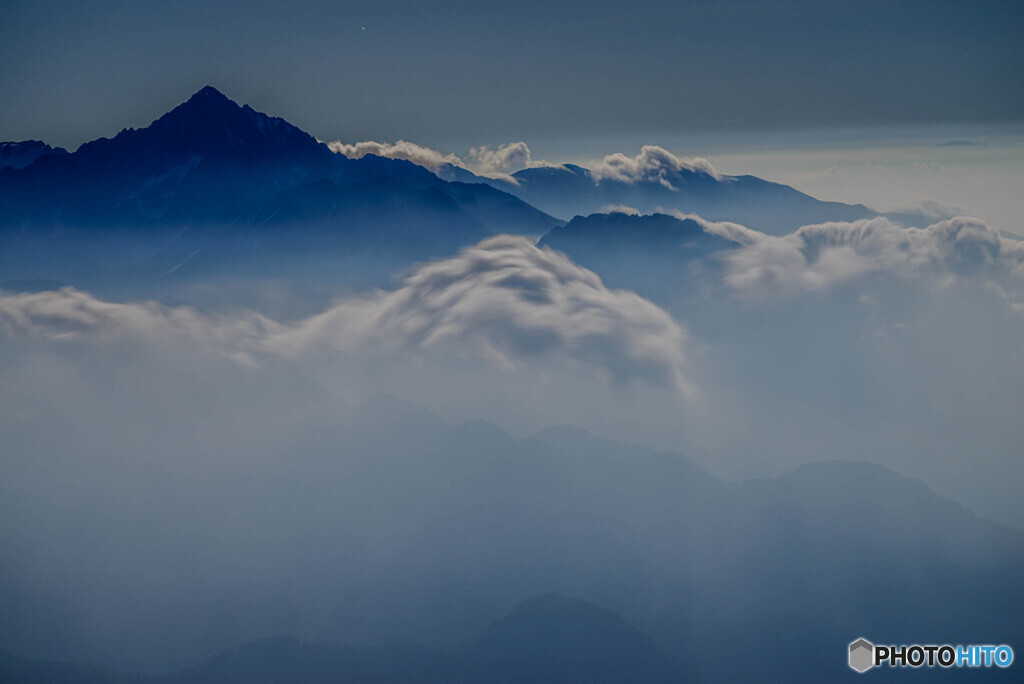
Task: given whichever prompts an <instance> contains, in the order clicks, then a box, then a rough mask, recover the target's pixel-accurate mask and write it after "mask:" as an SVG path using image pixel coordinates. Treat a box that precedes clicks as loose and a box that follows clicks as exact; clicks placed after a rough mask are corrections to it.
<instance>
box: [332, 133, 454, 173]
mask: <svg viewBox="0 0 1024 684" xmlns="http://www.w3.org/2000/svg"><path fill="white" fill-rule="evenodd" d="M327 147H329V148H330V149H331V151H332V152H337V153H338V154H343V155H345V156H346V157H349V158H350V159H361V158H363V157H365V156H366V155H368V154H373V155H376V156H378V157H386V158H388V159H405V160H406V161H411V162H412V163H413V164H419V165H420V166H422V167H424V168H427V169H430V170H431V171H433V172H434V173H437V172H439V171H440V170H441V169H443V168H444V167H445V166H446V165H452V166H461V167H463V168H465V164H464V163H463V162H462V160H461V159H459V158H458V157H457V156H455V155H454V154H444V153H442V152H438V151H437V150H434V149H431V148H429V147H424V146H423V145H417V144H416V143H413V142H408V141H406V140H399V141H398V142H395V143H387V142H376V141H373V140H367V141H364V142H357V143H351V144H349V143H343V142H341V141H340V140H334V141H332V142H329V143H327Z"/></svg>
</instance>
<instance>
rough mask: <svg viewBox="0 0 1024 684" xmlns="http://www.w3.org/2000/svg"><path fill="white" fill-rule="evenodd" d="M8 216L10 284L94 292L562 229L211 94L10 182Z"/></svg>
mask: <svg viewBox="0 0 1024 684" xmlns="http://www.w3.org/2000/svg"><path fill="white" fill-rule="evenodd" d="M0 207H2V208H3V211H2V212H0V246H2V247H3V257H2V260H0V269H2V270H3V272H4V274H5V276H6V277H7V278H8V279H39V278H49V279H54V280H60V281H64V282H69V283H71V284H79V285H86V286H88V285H91V284H93V282H92V281H95V280H96V273H95V271H96V268H95V266H91V265H90V263H91V262H96V261H102V262H103V263H104V264H105V269H106V270H107V271H110V272H112V273H113V274H115V275H120V277H121V278H122V280H128V281H131V282H152V281H157V280H160V279H161V278H163V277H164V276H167V275H169V274H171V273H173V274H175V275H174V277H175V278H185V277H189V276H190V275H193V274H194V275H200V276H201V275H204V274H224V273H229V274H242V275H244V276H247V277H254V276H256V277H258V276H266V275H270V276H275V275H277V276H280V275H282V274H290V273H294V265H293V264H294V262H295V261H296V256H297V254H301V255H302V257H305V258H307V259H308V260H309V261H317V260H320V261H322V262H323V264H324V269H325V270H330V263H331V262H330V259H331V258H333V259H334V260H335V261H336V262H337V261H340V262H341V264H342V266H343V265H344V263H345V262H346V261H347V262H358V261H359V260H360V259H365V258H366V257H367V256H371V257H376V258H378V259H380V260H381V261H382V265H381V267H380V268H379V269H377V270H378V271H379V272H380V273H389V272H390V269H393V268H396V267H401V266H405V265H407V264H410V263H412V262H414V261H418V260H423V259H429V258H432V257H436V256H441V255H446V254H451V253H452V252H454V251H456V250H457V249H458V248H460V247H463V246H465V245H467V244H472V243H475V242H477V241H479V240H480V239H482V238H484V237H486V236H488V235H491V234H493V233H496V232H517V233H528V234H536V235H541V234H543V233H545V232H546V231H547V230H548V229H549V228H551V227H553V226H555V225H558V224H559V221H557V220H555V219H553V218H552V217H550V216H547V215H546V214H544V213H542V212H540V211H538V210H535V209H534V208H533V207H531V206H529V205H528V204H526V203H525V202H523V201H522V200H520V199H518V198H516V197H514V196H512V195H508V194H507V193H503V192H501V191H500V190H496V189H494V188H491V187H489V186H486V185H480V184H452V183H448V182H446V181H443V180H441V179H439V178H438V177H437V176H435V175H434V174H432V173H430V172H429V171H427V170H426V169H423V168H421V167H419V166H416V165H415V164H412V163H410V162H406V161H402V160H392V159H384V158H380V157H363V158H360V159H349V158H347V157H344V156H342V155H339V154H335V153H333V152H331V151H330V150H329V149H328V148H327V146H326V145H324V144H322V143H320V142H319V141H317V140H316V139H315V138H313V137H312V136H310V135H309V134H307V133H305V132H303V131H301V130H300V129H298V128H296V127H295V126H293V125H291V124H289V123H288V122H287V121H285V120H284V119H281V118H277V117H271V116H267V115H265V114H262V113H260V112H257V111H255V110H253V109H252V108H250V107H249V106H248V105H244V106H239V105H238V104H236V103H235V102H233V101H231V100H230V99H228V98H227V97H225V96H224V95H223V94H221V93H220V92H219V91H217V90H216V89H214V88H212V87H209V86H207V87H205V88H203V89H202V90H200V91H198V92H197V93H195V94H194V95H193V96H192V97H191V98H189V99H188V101H186V102H184V103H183V104H181V105H179V106H178V107H176V108H174V109H173V110H171V111H170V112H168V113H167V114H165V115H163V116H161V117H160V118H158V119H157V120H155V121H154V122H153V123H152V124H150V125H149V126H147V127H145V128H140V129H125V130H122V131H121V132H120V133H118V134H117V135H116V136H114V137H113V138H109V139H107V138H100V139H97V140H94V141H91V142H87V143H85V144H83V145H82V146H81V147H79V148H78V149H77V150H76V151H75V152H73V153H70V154H64V155H57V154H51V155H46V156H43V157H40V158H38V159H37V160H36V161H35V162H33V163H32V164H30V165H28V166H26V167H25V168H18V169H16V168H13V167H10V168H5V169H2V170H0ZM282 254H284V255H286V256H285V257H284V258H280V255H282ZM186 260H187V263H186ZM172 269H173V270H172ZM312 270H314V271H315V270H316V268H315V267H313V268H312ZM334 270H335V272H339V271H340V270H341V269H339V268H335V269H334ZM380 273H378V274H377V278H378V280H379V279H380V278H381V277H382V276H380ZM384 277H386V276H384Z"/></svg>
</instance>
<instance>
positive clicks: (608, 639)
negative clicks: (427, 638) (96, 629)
mask: <svg viewBox="0 0 1024 684" xmlns="http://www.w3.org/2000/svg"><path fill="white" fill-rule="evenodd" d="M684 672H685V668H684V667H683V666H682V665H681V664H680V663H678V662H677V661H676V660H675V659H674V658H673V657H672V656H670V655H669V654H668V653H666V652H665V651H664V650H663V649H661V648H659V647H658V646H657V645H656V644H655V643H654V640H653V639H651V638H650V637H649V636H647V635H646V634H644V633H643V632H641V631H639V630H637V629H635V628H634V627H632V626H630V625H629V624H628V623H627V622H626V621H625V620H624V619H623V618H622V617H621V616H619V615H616V614H615V613H612V612H611V611H608V610H605V609H603V608H600V607H599V606H596V605H594V604H591V603H588V602H586V601H582V600H580V599H573V598H567V597H565V596H561V595H558V594H546V595H539V596H535V597H532V598H529V599H527V600H525V601H523V602H522V603H521V604H519V605H518V606H516V607H515V608H514V609H513V610H512V611H511V612H510V613H509V614H508V615H506V616H505V617H503V618H501V619H500V620H496V621H495V622H493V623H492V624H491V625H490V626H489V627H488V628H487V629H485V630H484V631H483V632H481V633H480V634H479V635H478V636H476V637H474V638H472V639H470V640H468V641H466V642H465V643H464V644H462V645H461V646H459V647H458V648H455V649H448V650H444V649H439V648H431V647H427V646H413V645H408V644H398V643H391V644H381V645H371V646H366V645H363V646H357V645H342V644H332V643H324V642H320V643H310V642H300V641H298V640H296V639H293V638H290V637H286V636H278V637H272V638H267V639H260V640H258V641H253V642H249V643H246V644H243V645H241V646H239V647H238V648H233V649H229V650H225V651H223V652H221V653H219V654H217V655H215V656H213V657H212V658H209V659H208V660H205V661H203V662H201V663H199V664H198V665H195V666H193V667H189V668H185V669H183V670H181V671H179V672H176V673H173V674H168V675H154V676H145V675H137V674H126V673H122V672H117V671H114V670H111V669H107V668H101V667H97V666H90V665H74V664H71V663H61V662H50V661H40V660H32V659H28V658H21V657H18V656H15V655H13V654H10V653H6V652H3V651H0V681H3V682H5V683H6V684H288V683H291V682H305V683H307V684H317V683H321V682H322V683H323V684H329V683H330V684H333V683H334V682H359V683H365V684H371V683H377V682H379V683H381V684H385V683H394V684H398V683H413V682H418V683H423V684H426V683H428V682H429V683H436V684H442V683H444V682H452V683H455V682H466V683H469V682H510V683H511V682H524V683H525V682H538V683H550V684H556V683H558V682H593V683H594V684H600V683H603V682H607V683H609V684H610V683H612V682H621V683H622V684H626V683H627V682H637V683H638V684H670V683H672V682H683V681H690V680H691V678H690V677H687V676H685V675H684Z"/></svg>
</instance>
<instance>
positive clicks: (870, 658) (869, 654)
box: [850, 639, 875, 672]
mask: <svg viewBox="0 0 1024 684" xmlns="http://www.w3.org/2000/svg"><path fill="white" fill-rule="evenodd" d="M874 664H875V645H874V644H872V643H871V642H870V641H868V640H867V639H857V640H856V641H854V642H852V643H851V644H850V667H851V668H853V669H854V670H856V671H857V672H867V671H868V670H870V669H871V668H872V667H873V666H874Z"/></svg>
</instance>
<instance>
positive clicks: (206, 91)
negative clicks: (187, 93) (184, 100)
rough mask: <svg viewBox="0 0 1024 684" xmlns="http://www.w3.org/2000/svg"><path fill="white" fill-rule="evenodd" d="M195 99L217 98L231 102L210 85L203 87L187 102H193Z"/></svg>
mask: <svg viewBox="0 0 1024 684" xmlns="http://www.w3.org/2000/svg"><path fill="white" fill-rule="evenodd" d="M197 98H217V99H220V100H228V101H229V102H230V101H231V100H230V98H228V97H227V96H226V95H224V93H222V92H220V91H219V90H217V89H216V88H214V87H213V86H211V85H207V86H203V87H202V88H200V89H199V90H197V91H196V92H195V94H194V95H193V96H192V97H190V98H189V100H195V99H197Z"/></svg>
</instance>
